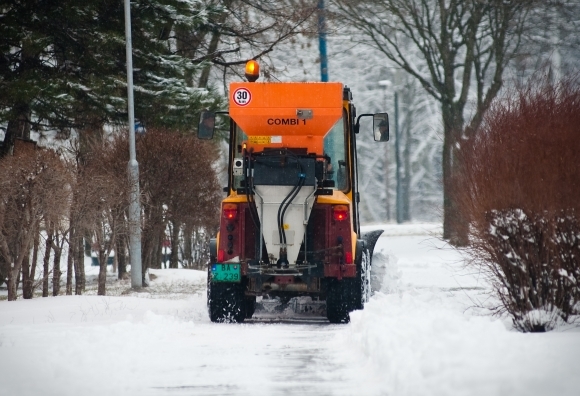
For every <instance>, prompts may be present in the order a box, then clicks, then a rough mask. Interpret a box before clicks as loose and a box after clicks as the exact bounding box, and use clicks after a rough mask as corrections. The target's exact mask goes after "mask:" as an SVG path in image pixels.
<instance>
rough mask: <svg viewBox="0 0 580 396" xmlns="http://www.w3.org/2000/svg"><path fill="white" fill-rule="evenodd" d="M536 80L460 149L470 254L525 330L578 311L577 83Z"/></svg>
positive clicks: (502, 104) (501, 105)
mask: <svg viewBox="0 0 580 396" xmlns="http://www.w3.org/2000/svg"><path fill="white" fill-rule="evenodd" d="M540 81H541V82H540V83H539V84H536V85H533V86H528V87H526V88H524V89H520V90H519V91H517V92H514V93H512V94H510V95H508V96H507V97H506V98H505V99H503V100H501V101H498V102H497V103H496V104H495V105H494V106H492V108H491V109H490V111H489V113H488V114H487V116H486V119H485V121H484V125H483V127H482V128H481V129H480V131H479V133H478V134H477V136H476V137H475V138H473V139H471V140H469V141H467V142H466V143H465V144H463V145H462V147H461V161H460V163H461V166H462V176H461V178H460V179H459V180H458V183H457V187H458V188H457V190H456V192H455V193H456V194H457V195H458V197H459V200H460V202H461V208H462V211H463V213H464V216H465V218H466V219H468V220H469V224H470V227H469V230H470V231H469V233H470V235H469V245H468V252H469V253H470V255H471V258H472V259H473V264H474V265H478V266H480V268H481V269H482V270H483V272H485V273H486V274H487V275H488V276H489V278H490V281H491V283H492V285H493V286H494V291H495V293H496V295H497V297H498V298H499V301H500V302H501V306H500V307H498V312H507V313H508V314H509V315H511V317H512V319H513V322H514V326H515V327H516V328H517V329H519V330H521V331H546V330H551V329H552V328H554V327H555V326H557V325H558V322H561V321H564V322H570V321H571V320H573V319H574V318H575V316H576V315H578V314H580V312H579V310H580V199H578V197H580V161H579V158H580V88H579V84H578V80H571V79H570V80H567V81H566V82H563V83H561V84H559V85H557V86H554V85H551V84H550V83H548V82H547V81H548V80H547V79H543V80H542V79H540Z"/></svg>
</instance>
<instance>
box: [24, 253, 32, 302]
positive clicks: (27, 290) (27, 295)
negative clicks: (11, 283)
mask: <svg viewBox="0 0 580 396" xmlns="http://www.w3.org/2000/svg"><path fill="white" fill-rule="evenodd" d="M33 281H34V279H32V280H31V279H30V255H29V254H26V256H24V260H22V298H24V299H26V300H30V299H31V298H32V282H33Z"/></svg>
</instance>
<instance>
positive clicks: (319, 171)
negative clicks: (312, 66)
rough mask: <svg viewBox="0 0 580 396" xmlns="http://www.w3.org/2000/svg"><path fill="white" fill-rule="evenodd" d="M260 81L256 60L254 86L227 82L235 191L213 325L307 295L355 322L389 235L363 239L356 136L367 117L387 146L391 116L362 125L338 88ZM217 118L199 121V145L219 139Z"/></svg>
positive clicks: (227, 211) (214, 247)
mask: <svg viewBox="0 0 580 396" xmlns="http://www.w3.org/2000/svg"><path fill="white" fill-rule="evenodd" d="M258 75H259V66H258V65H257V63H256V62H255V61H250V62H248V64H247V65H246V77H247V78H248V80H249V81H248V82H235V83H231V84H230V98H229V100H230V106H229V111H228V112H227V113H228V114H229V117H230V131H229V133H230V135H229V166H228V186H227V188H224V190H225V191H227V197H226V198H225V199H224V200H223V201H222V202H221V216H220V228H219V233H218V235H217V236H216V238H215V239H212V242H211V244H210V256H211V262H210V264H209V268H208V309H209V316H210V319H211V320H212V321H213V322H232V321H233V322H243V321H244V319H246V318H251V317H252V315H253V313H254V310H255V304H256V297H258V296H268V297H279V298H280V299H281V300H282V301H288V300H289V299H290V298H292V297H299V296H310V297H312V298H313V299H314V300H317V301H325V302H326V313H327V317H328V320H329V321H330V322H331V323H345V322H348V321H349V312H351V311H353V310H356V309H362V308H363V304H364V303H365V302H366V301H367V300H368V298H369V296H370V292H371V290H370V270H371V258H372V253H373V249H374V246H375V243H376V241H377V239H378V237H379V236H380V234H381V233H382V231H373V232H370V233H367V234H366V235H363V234H361V232H360V221H359V211H358V206H359V201H360V199H359V191H358V178H357V154H356V135H357V134H358V130H359V125H360V124H359V121H360V119H361V117H365V116H369V117H372V118H373V132H374V138H375V140H376V141H386V140H388V115H387V114H386V113H378V114H362V115H360V116H358V118H357V117H356V110H355V106H354V105H353V103H352V94H351V91H350V89H349V88H348V87H346V86H343V85H342V84H341V83H335V82H333V83H318V82H309V83H284V82H276V83H269V82H266V83H259V82H255V80H256V79H257V77H258ZM218 113H219V112H218ZM224 113H225V112H224ZM215 116H216V113H214V112H209V111H205V112H203V113H202V114H201V117H200V125H199V128H198V137H199V138H202V139H211V138H212V137H213V128H214V123H215Z"/></svg>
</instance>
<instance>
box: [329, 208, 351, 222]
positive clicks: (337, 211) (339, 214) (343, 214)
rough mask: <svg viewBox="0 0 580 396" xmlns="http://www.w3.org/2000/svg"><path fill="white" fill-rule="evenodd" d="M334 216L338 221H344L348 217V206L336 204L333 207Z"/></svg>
mask: <svg viewBox="0 0 580 396" xmlns="http://www.w3.org/2000/svg"><path fill="white" fill-rule="evenodd" d="M332 216H333V217H334V220H336V221H343V220H346V219H347V218H348V206H347V205H334V207H333V208H332Z"/></svg>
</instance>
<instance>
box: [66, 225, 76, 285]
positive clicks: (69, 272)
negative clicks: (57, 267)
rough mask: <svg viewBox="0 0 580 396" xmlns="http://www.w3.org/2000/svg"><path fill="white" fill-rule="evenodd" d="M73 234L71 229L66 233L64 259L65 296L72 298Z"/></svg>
mask: <svg viewBox="0 0 580 396" xmlns="http://www.w3.org/2000/svg"><path fill="white" fill-rule="evenodd" d="M74 238H75V233H74V231H73V229H72V228H71V229H69V231H68V254H67V257H66V295H67V296H72V277H73V262H74V255H75V252H74V246H75V242H74Z"/></svg>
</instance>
